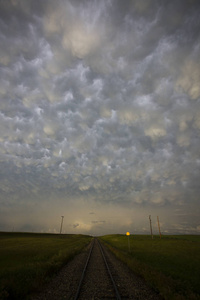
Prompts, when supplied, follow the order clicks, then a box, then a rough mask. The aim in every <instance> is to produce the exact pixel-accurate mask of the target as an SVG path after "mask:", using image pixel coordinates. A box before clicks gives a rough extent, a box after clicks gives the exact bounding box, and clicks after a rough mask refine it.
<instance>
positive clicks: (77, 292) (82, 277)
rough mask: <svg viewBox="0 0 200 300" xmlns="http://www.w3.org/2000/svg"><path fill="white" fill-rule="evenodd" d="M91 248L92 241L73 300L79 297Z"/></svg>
mask: <svg viewBox="0 0 200 300" xmlns="http://www.w3.org/2000/svg"><path fill="white" fill-rule="evenodd" d="M93 247H94V240H93V242H92V246H91V248H90V252H89V255H88V258H87V260H86V263H85V266H84V269H83V273H82V275H81V279H80V281H79V286H78V289H77V291H76V295H75V297H74V300H77V299H78V297H79V294H80V290H81V286H82V282H83V279H84V277H85V272H86V269H87V266H88V263H89V260H90V257H91V253H92V249H93Z"/></svg>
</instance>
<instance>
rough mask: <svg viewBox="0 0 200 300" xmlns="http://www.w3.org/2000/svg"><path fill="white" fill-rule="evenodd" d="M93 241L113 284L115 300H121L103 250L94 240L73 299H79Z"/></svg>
mask: <svg viewBox="0 0 200 300" xmlns="http://www.w3.org/2000/svg"><path fill="white" fill-rule="evenodd" d="M95 240H97V242H98V246H99V248H100V250H101V254H102V257H103V260H104V263H105V265H106V269H107V271H108V274H109V276H110V279H111V281H112V284H113V287H114V290H115V295H116V299H117V300H121V296H120V294H119V292H118V289H117V286H116V284H115V281H114V279H113V276H112V274H111V271H110V268H109V266H108V263H107V260H106V257H105V255H104V250H103V248H102V246H101V243H100V242H99V241H98V239H94V240H93V242H92V245H91V248H90V252H89V254H88V257H87V261H86V263H85V266H84V269H83V273H82V276H81V279H80V281H79V285H78V289H77V291H76V295H75V297H74V300H77V299H78V297H79V295H80V291H81V286H82V282H83V279H84V277H85V272H86V269H87V267H88V264H89V260H90V257H91V253H92V250H93V247H94V242H95Z"/></svg>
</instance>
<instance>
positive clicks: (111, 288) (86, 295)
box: [74, 238, 128, 300]
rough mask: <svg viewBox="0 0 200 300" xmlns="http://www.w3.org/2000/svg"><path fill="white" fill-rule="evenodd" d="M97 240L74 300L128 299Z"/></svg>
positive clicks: (93, 245)
mask: <svg viewBox="0 0 200 300" xmlns="http://www.w3.org/2000/svg"><path fill="white" fill-rule="evenodd" d="M112 273H114V272H112V266H111V265H110V263H109V261H108V260H107V258H106V254H105V252H104V249H103V247H102V245H101V243H100V242H99V240H98V239H97V238H95V239H94V240H93V243H92V245H91V248H90V251H89V255H88V257H87V261H86V264H85V266H84V269H83V273H82V276H81V279H80V282H79V285H78V289H77V292H76V295H75V297H74V300H78V299H79V300H82V299H118V300H120V299H128V298H127V297H126V296H125V297H122V296H121V295H120V292H119V290H118V286H117V283H116V282H115V279H114V276H113V274H112Z"/></svg>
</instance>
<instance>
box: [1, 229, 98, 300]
mask: <svg viewBox="0 0 200 300" xmlns="http://www.w3.org/2000/svg"><path fill="white" fill-rule="evenodd" d="M91 239H92V237H90V236H85V235H65V234H62V235H58V234H34V233H0V299H27V298H28V294H29V293H31V292H33V291H36V290H38V289H39V288H40V287H41V286H42V285H43V284H44V283H45V282H46V281H47V280H48V279H49V278H50V277H51V276H52V274H54V273H55V272H56V271H58V270H59V269H60V268H61V267H62V266H63V265H64V264H65V263H66V262H67V261H69V260H70V259H71V258H72V257H74V256H75V255H76V254H77V253H79V252H80V251H82V249H83V248H84V247H85V246H86V245H87V244H88V243H89V242H90V241H91Z"/></svg>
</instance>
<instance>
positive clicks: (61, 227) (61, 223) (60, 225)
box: [60, 216, 64, 234]
mask: <svg viewBox="0 0 200 300" xmlns="http://www.w3.org/2000/svg"><path fill="white" fill-rule="evenodd" d="M61 218H62V219H61V224H60V234H61V233H62V226H63V218H64V216H61Z"/></svg>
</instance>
